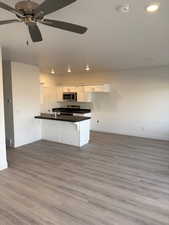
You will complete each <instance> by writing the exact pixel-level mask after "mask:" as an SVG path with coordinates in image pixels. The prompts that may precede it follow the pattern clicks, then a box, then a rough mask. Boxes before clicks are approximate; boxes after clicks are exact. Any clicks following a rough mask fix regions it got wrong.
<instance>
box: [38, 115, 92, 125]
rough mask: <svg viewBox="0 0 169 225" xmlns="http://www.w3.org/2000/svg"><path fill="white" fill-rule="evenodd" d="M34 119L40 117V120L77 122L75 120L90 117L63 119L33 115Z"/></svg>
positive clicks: (88, 118)
mask: <svg viewBox="0 0 169 225" xmlns="http://www.w3.org/2000/svg"><path fill="white" fill-rule="evenodd" d="M34 118H35V119H41V120H54V121H63V122H71V123H77V122H82V121H85V120H90V119H91V117H85V116H84V117H83V118H82V117H80V118H79V117H77V116H76V118H77V119H76V118H75V119H65V118H52V117H45V116H35V117H34Z"/></svg>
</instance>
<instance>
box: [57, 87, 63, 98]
mask: <svg viewBox="0 0 169 225" xmlns="http://www.w3.org/2000/svg"><path fill="white" fill-rule="evenodd" d="M56 92H57V95H56V101H63V88H62V87H57V89H56Z"/></svg>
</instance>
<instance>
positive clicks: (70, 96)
mask: <svg viewBox="0 0 169 225" xmlns="http://www.w3.org/2000/svg"><path fill="white" fill-rule="evenodd" d="M63 100H64V101H71V102H73V101H74V102H76V101H77V92H64V93H63Z"/></svg>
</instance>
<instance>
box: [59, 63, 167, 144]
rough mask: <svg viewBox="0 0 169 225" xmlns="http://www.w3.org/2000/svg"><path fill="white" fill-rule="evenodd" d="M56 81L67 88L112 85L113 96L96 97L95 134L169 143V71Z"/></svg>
mask: <svg viewBox="0 0 169 225" xmlns="http://www.w3.org/2000/svg"><path fill="white" fill-rule="evenodd" d="M56 80H57V82H58V83H59V84H62V85H65V86H67V85H70V86H73V85H82V84H83V85H85V84H88V85H89V84H102V83H111V85H112V91H111V93H109V94H104V93H97V94H94V95H93V107H92V130H96V131H104V132H111V133H120V134H126V135H133V136H141V137H147V138H155V139H163V140H169V68H168V67H159V68H151V69H135V70H130V71H129V70H128V71H121V72H116V73H82V74H65V75H62V76H60V77H56ZM97 120H99V123H97Z"/></svg>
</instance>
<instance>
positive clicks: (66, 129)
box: [42, 120, 90, 147]
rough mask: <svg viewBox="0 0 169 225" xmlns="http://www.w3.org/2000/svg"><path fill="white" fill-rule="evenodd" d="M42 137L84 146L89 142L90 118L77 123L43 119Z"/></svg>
mask: <svg viewBox="0 0 169 225" xmlns="http://www.w3.org/2000/svg"><path fill="white" fill-rule="evenodd" d="M42 139H44V140H48V141H54V142H58V143H63V144H68V145H73V146H77V147H82V146H84V145H86V144H88V143H89V139H90V120H84V121H81V122H76V123H72V122H66V121H57V120H42Z"/></svg>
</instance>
